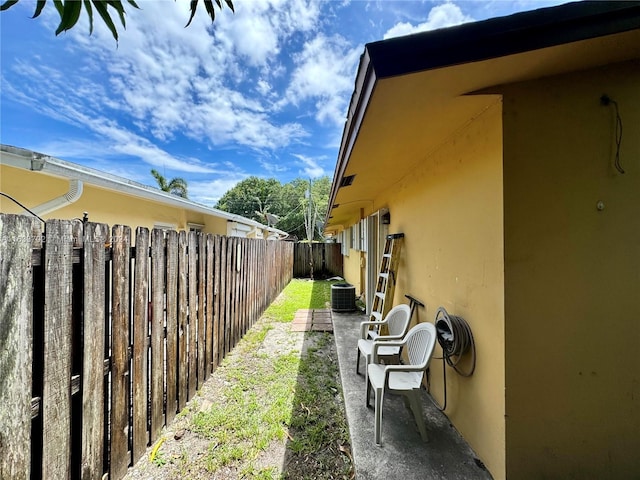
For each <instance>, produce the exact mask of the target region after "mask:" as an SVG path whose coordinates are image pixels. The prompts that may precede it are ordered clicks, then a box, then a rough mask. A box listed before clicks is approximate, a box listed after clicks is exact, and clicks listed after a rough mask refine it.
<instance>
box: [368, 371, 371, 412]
mask: <svg viewBox="0 0 640 480" xmlns="http://www.w3.org/2000/svg"><path fill="white" fill-rule="evenodd" d="M370 397H371V383H369V379H368V378H367V408H369V407H370V406H371V405H370V404H369V398H370Z"/></svg>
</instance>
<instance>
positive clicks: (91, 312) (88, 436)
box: [81, 223, 109, 479]
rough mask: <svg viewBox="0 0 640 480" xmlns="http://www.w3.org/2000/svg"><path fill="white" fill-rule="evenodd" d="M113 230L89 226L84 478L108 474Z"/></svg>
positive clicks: (85, 307)
mask: <svg viewBox="0 0 640 480" xmlns="http://www.w3.org/2000/svg"><path fill="white" fill-rule="evenodd" d="M108 234H109V227H108V226H107V225H104V224H97V223H88V224H87V225H86V226H85V232H84V237H85V241H84V272H83V277H84V282H83V283H84V302H83V303H84V312H83V318H84V331H83V334H84V346H83V351H84V355H83V367H82V470H81V474H82V478H83V479H93V478H100V477H102V474H103V473H104V464H103V463H104V462H103V460H104V454H103V449H104V437H105V435H104V420H105V418H104V417H105V408H104V367H103V365H104V358H105V334H106V331H105V325H106V323H105V322H106V318H105V308H104V307H105V297H106V295H105V288H106V283H105V253H104V245H105V243H106V241H107V236H108Z"/></svg>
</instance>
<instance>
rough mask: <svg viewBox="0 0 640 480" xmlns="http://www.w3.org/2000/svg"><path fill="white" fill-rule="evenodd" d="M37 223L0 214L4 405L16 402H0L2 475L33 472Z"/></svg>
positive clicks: (0, 358) (0, 359)
mask: <svg viewBox="0 0 640 480" xmlns="http://www.w3.org/2000/svg"><path fill="white" fill-rule="evenodd" d="M34 227H39V225H38V224H37V223H36V219H34V218H29V217H25V216H18V215H3V216H1V217H0V285H2V286H3V288H2V290H3V294H2V295H0V318H1V319H2V321H1V322H0V405H5V406H6V405H10V406H11V408H0V478H15V479H25V480H26V479H28V478H30V475H31V441H30V440H31V381H32V377H31V375H32V371H31V363H32V360H33V315H32V311H33V296H32V288H33V286H32V285H33V278H32V274H33V270H32V267H31V245H32V241H31V240H32V238H35V237H40V235H39V232H38V234H37V235H35V236H32V230H33V228H34ZM26 386H28V387H26Z"/></svg>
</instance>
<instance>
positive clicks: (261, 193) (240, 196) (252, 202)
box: [215, 176, 282, 225]
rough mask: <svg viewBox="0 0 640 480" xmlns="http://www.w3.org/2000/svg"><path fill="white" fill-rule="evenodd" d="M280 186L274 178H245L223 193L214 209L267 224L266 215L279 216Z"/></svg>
mask: <svg viewBox="0 0 640 480" xmlns="http://www.w3.org/2000/svg"><path fill="white" fill-rule="evenodd" d="M281 189H282V185H281V184H280V182H279V181H278V180H276V179H275V178H269V179H264V178H258V177H255V176H252V177H249V178H246V179H244V180H242V181H241V182H240V183H238V184H237V185H236V186H235V187H233V188H232V189H231V190H229V191H228V192H227V193H225V194H224V195H223V196H222V197H221V198H220V200H218V203H217V204H216V205H215V208H218V209H220V210H224V211H225V212H229V213H235V214H237V215H242V216H243V217H246V218H250V219H252V220H255V221H257V222H261V223H264V224H265V225H267V224H269V221H268V219H267V215H268V214H269V215H279V212H280V210H281V202H280V198H281V197H280V192H281Z"/></svg>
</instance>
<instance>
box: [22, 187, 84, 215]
mask: <svg viewBox="0 0 640 480" xmlns="http://www.w3.org/2000/svg"><path fill="white" fill-rule="evenodd" d="M81 196H82V182H81V181H80V180H69V191H68V192H67V193H65V194H64V195H61V196H59V197H56V198H54V199H52V200H49V201H48V202H45V203H42V204H40V205H38V206H36V207H33V208H32V209H31V211H32V212H33V213H35V214H36V215H46V214H47V213H51V212H53V211H55V210H58V209H60V208H62V207H66V206H67V205H71V204H72V203H75V202H76V201H78V200H79V199H80V197H81Z"/></svg>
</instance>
